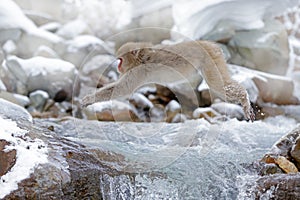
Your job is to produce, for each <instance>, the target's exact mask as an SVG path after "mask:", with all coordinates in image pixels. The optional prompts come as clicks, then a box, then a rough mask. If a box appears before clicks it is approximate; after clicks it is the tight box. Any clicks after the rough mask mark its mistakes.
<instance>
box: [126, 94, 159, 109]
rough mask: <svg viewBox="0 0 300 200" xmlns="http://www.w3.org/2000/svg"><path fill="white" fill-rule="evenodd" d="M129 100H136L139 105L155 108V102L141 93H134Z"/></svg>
mask: <svg viewBox="0 0 300 200" xmlns="http://www.w3.org/2000/svg"><path fill="white" fill-rule="evenodd" d="M129 101H132V102H134V103H135V104H136V105H137V106H138V107H142V108H153V103H152V102H151V101H149V99H147V98H146V97H145V96H144V95H142V94H141V93H133V94H132V96H131V97H130V100H129Z"/></svg>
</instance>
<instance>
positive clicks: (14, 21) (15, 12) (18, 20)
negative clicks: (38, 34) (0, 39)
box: [0, 0, 36, 32]
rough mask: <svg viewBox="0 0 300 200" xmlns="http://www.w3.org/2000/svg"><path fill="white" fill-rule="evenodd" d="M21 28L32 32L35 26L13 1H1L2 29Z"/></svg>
mask: <svg viewBox="0 0 300 200" xmlns="http://www.w3.org/2000/svg"><path fill="white" fill-rule="evenodd" d="M10 28H21V29H23V30H25V31H28V32H30V31H31V30H35V29H36V26H35V24H34V23H33V22H32V21H31V20H29V19H28V18H27V17H26V16H25V15H24V13H23V12H22V10H21V9H20V7H19V6H18V5H17V4H16V3H15V2H13V1H12V0H6V1H0V29H10Z"/></svg>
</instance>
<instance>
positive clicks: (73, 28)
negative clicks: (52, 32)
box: [56, 19, 88, 38]
mask: <svg viewBox="0 0 300 200" xmlns="http://www.w3.org/2000/svg"><path fill="white" fill-rule="evenodd" d="M87 30H88V26H87V24H86V23H85V22H84V21H83V20H80V19H77V20H74V21H71V22H68V23H66V24H65V25H63V26H62V27H61V28H60V29H59V30H58V31H57V32H56V34H57V35H59V36H61V37H64V38H74V37H75V36H78V35H80V34H82V33H84V32H86V31H87Z"/></svg>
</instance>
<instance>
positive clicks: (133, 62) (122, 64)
mask: <svg viewBox="0 0 300 200" xmlns="http://www.w3.org/2000/svg"><path fill="white" fill-rule="evenodd" d="M152 46H153V45H152V44H151V43H148V42H128V43H126V44H124V45H122V46H121V47H120V48H119V49H118V51H117V53H116V56H117V58H118V59H119V65H118V71H119V73H121V74H124V73H125V72H126V71H128V70H130V69H132V68H133V67H136V66H138V65H140V64H141V63H143V62H142V58H143V55H144V53H145V52H144V51H145V49H146V48H149V47H152Z"/></svg>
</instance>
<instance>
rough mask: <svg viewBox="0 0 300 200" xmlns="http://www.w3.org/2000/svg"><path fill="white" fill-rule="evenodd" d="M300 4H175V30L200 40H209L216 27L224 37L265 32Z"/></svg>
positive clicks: (276, 0)
mask: <svg viewBox="0 0 300 200" xmlns="http://www.w3.org/2000/svg"><path fill="white" fill-rule="evenodd" d="M297 4H298V0H290V1H281V0H263V1H261V0H253V1H248V0H205V1H198V0H191V1H188V2H187V1H184V0H178V1H176V2H175V3H174V4H173V18H174V22H175V25H174V27H173V30H175V31H178V32H180V33H181V34H183V35H184V36H186V37H189V38H191V39H199V38H209V34H210V33H211V32H212V30H214V29H215V27H217V29H218V30H219V34H220V35H222V33H227V34H228V33H230V32H232V31H235V30H251V29H257V28H262V27H263V26H264V20H265V19H269V18H271V17H273V16H276V15H278V14H280V13H281V12H283V10H284V9H286V8H288V7H293V6H296V5H297ZM224 30H225V31H224ZM213 34H216V32H213ZM225 37H227V36H226V35H225Z"/></svg>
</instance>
